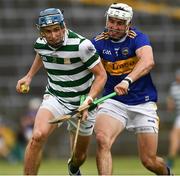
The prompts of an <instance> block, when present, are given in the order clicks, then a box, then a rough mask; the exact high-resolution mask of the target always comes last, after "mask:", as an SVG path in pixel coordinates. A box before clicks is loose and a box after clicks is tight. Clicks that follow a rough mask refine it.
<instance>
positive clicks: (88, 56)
mask: <svg viewBox="0 0 180 176" xmlns="http://www.w3.org/2000/svg"><path fill="white" fill-rule="evenodd" d="M34 49H35V51H36V52H37V53H38V54H39V55H40V56H41V57H42V60H43V64H44V67H45V69H46V71H47V74H48V84H47V86H46V91H45V93H49V94H51V95H54V96H56V97H57V99H58V101H59V102H60V103H62V104H64V105H65V106H66V107H67V108H68V109H70V110H73V109H75V108H77V106H79V104H80V95H85V94H87V93H88V92H89V90H90V88H91V85H92V81H93V74H92V73H91V72H90V70H89V69H91V68H93V67H94V66H95V65H96V64H98V63H99V62H100V58H99V55H98V54H97V53H96V49H95V48H94V46H93V44H92V43H91V42H90V40H88V39H86V38H84V37H82V36H80V35H78V34H77V33H75V32H73V31H71V30H66V32H65V38H64V43H63V45H62V46H61V47H60V48H58V49H54V48H52V47H50V46H49V45H48V44H47V42H46V40H45V39H44V38H43V39H42V38H38V39H37V41H36V43H35V45H34Z"/></svg>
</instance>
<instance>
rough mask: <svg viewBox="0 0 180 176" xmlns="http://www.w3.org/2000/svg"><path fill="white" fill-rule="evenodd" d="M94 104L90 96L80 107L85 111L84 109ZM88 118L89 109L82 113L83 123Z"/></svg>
mask: <svg viewBox="0 0 180 176" xmlns="http://www.w3.org/2000/svg"><path fill="white" fill-rule="evenodd" d="M92 102H93V98H92V97H90V96H87V97H86V99H85V100H84V102H83V103H82V105H81V106H79V109H84V107H87V106H88V105H90V104H91V103H92ZM87 117H88V109H85V110H83V111H82V112H81V119H82V121H84V120H86V119H87Z"/></svg>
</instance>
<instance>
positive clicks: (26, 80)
mask: <svg viewBox="0 0 180 176" xmlns="http://www.w3.org/2000/svg"><path fill="white" fill-rule="evenodd" d="M30 83H31V78H30V77H28V76H24V77H23V78H21V79H20V80H18V82H17V84H16V91H17V92H18V93H23V92H22V85H26V86H27V87H28V88H29V85H30Z"/></svg>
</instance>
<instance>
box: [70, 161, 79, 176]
mask: <svg viewBox="0 0 180 176" xmlns="http://www.w3.org/2000/svg"><path fill="white" fill-rule="evenodd" d="M68 172H69V175H81V172H80V170H79V168H76V167H74V166H73V165H72V161H71V160H68Z"/></svg>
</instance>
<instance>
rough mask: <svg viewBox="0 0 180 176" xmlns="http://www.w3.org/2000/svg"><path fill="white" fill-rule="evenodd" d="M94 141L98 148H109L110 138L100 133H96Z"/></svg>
mask: <svg viewBox="0 0 180 176" xmlns="http://www.w3.org/2000/svg"><path fill="white" fill-rule="evenodd" d="M96 141H97V144H98V147H100V148H103V149H110V148H111V140H110V138H109V137H108V136H107V135H106V134H104V133H102V132H98V133H96Z"/></svg>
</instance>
